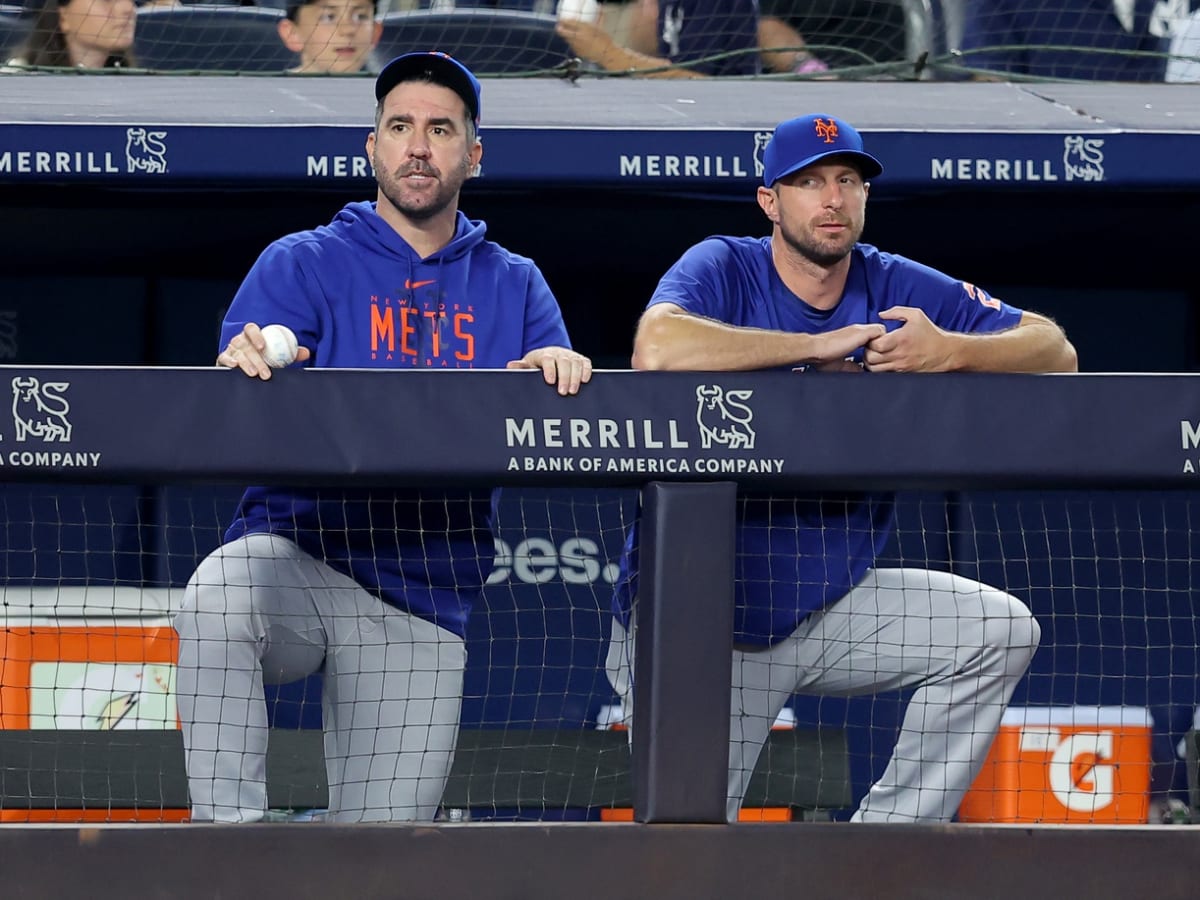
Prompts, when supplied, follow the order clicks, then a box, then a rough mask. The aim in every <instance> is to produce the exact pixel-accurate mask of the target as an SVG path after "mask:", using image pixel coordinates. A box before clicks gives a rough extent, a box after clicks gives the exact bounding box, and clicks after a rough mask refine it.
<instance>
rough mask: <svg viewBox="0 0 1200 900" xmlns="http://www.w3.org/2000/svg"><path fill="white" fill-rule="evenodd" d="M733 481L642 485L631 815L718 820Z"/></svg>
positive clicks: (725, 748) (728, 661)
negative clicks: (643, 486)
mask: <svg viewBox="0 0 1200 900" xmlns="http://www.w3.org/2000/svg"><path fill="white" fill-rule="evenodd" d="M736 500H737V485H735V484H733V483H731V482H720V483H713V484H666V483H661V482H652V483H650V484H648V485H646V487H645V488H644V489H643V491H642V515H641V526H640V527H641V536H640V540H641V543H640V549H639V554H640V564H639V569H640V576H639V584H638V612H637V616H638V620H637V636H636V647H635V653H636V657H637V661H636V667H635V670H636V674H635V679H634V680H635V688H634V696H635V701H634V705H633V815H634V819H636V820H637V821H638V822H724V821H725V793H726V784H727V781H728V770H729V685H730V680H731V678H732V648H733V557H734V518H735V513H736Z"/></svg>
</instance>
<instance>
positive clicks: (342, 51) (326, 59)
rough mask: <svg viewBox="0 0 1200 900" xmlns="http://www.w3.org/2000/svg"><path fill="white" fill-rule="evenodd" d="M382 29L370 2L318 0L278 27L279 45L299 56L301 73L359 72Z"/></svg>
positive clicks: (360, 0) (367, 0) (362, 0)
mask: <svg viewBox="0 0 1200 900" xmlns="http://www.w3.org/2000/svg"><path fill="white" fill-rule="evenodd" d="M382 28H383V26H382V25H380V24H379V23H377V22H376V21H375V7H374V6H373V5H372V4H371V2H370V0H319V2H317V3H309V4H307V5H306V6H302V7H300V8H299V9H298V10H297V11H296V21H295V22H291V21H288V20H286V19H285V20H284V21H283V22H281V23H280V34H281V35H282V37H283V42H284V43H285V44H286V45H287V46H288V47H289V48H290V49H291V50H294V51H295V52H297V53H299V54H300V71H301V72H313V73H316V72H328V73H331V74H346V73H352V72H361V71H363V69H364V68H365V67H366V65H367V57H368V56H369V55H370V53H371V50H372V49H373V48H374V47H375V45H376V44H377V43H378V42H379V35H380V32H381V31H382Z"/></svg>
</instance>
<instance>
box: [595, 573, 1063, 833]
mask: <svg viewBox="0 0 1200 900" xmlns="http://www.w3.org/2000/svg"><path fill="white" fill-rule="evenodd" d="M1040 634H1041V630H1040V628H1039V627H1038V624H1037V622H1036V621H1035V620H1034V618H1033V616H1032V614H1031V613H1030V612H1029V610H1028V608H1026V606H1025V605H1024V604H1023V603H1021V602H1020V601H1019V600H1017V599H1016V598H1015V597H1012V596H1010V595H1009V594H1006V593H1004V592H1003V591H1000V590H997V589H996V588H992V587H989V586H987V585H985V584H981V583H979V582H977V581H972V580H970V579H968V578H963V577H960V576H958V575H951V574H948V573H945V572H934V571H927V570H924V569H875V570H871V571H869V572H868V573H867V575H866V576H865V577H864V578H863V580H862V582H861V583H860V584H858V585H857V586H856V587H855V588H854V589H853V590H851V591H850V593H848V594H847V595H846V596H845V597H843V598H842V599H840V600H838V601H837V602H836V603H833V604H831V605H830V606H828V607H826V608H825V609H824V610H821V611H819V612H816V613H814V614H813V615H811V616H809V617H808V618H807V619H806V620H805V621H804V622H803V623H802V624H801V625H800V627H799V628H797V629H796V631H795V632H793V633H792V634H791V636H789V637H788V638H786V639H785V640H783V641H781V642H780V643H778V644H776V645H775V646H773V647H770V648H764V649H763V650H761V651H757V652H750V651H746V650H734V652H733V685H732V696H731V704H732V705H731V709H732V718H731V722H730V743H729V788H728V796H727V815H728V818H729V821H731V822H732V821H735V820H736V819H737V812H738V808H739V807H740V806H741V801H742V798H743V797H744V796H745V794H746V788H747V786H748V785H749V783H750V776H751V774H752V773H753V771H754V767H755V765H756V764H757V762H758V756H759V753H760V752H761V751H762V748H763V745H764V744H765V742H766V740H767V736H768V734H769V732H770V729H771V725H772V723H773V722H774V721H775V718H776V717H777V716H778V715H779V711H780V710H781V709H782V708H783V706H784V704H785V703H786V702H787V700H788V698H789V697H791V695H792V694H793V693H801V694H819V695H828V696H840V697H850V696H856V695H861V694H870V693H876V692H880V691H889V690H895V689H900V688H913V687H915V688H916V690H915V692H914V693H913V695H912V699H911V700H910V701H909V704H908V707H907V709H906V710H905V714H904V720H903V723H902V725H901V730H900V736H899V739H898V740H897V742H896V746H895V749H894V750H893V752H892V757H891V760H890V761H889V763H888V765H887V768H886V770H885V771H884V773H883V775H882V776H881V777H880V779H879V780H878V781H876V782H875V783H874V784H873V785H871V788H870V790H869V791H868V792H867V795H866V796H865V797H864V798H863V800H862V802H861V804H860V805H859V807H858V810H857V811H856V812H855V814H854V820H855V821H863V822H945V821H949V820H950V819H951V818H953V816H954V814H955V813H956V812H957V810H958V804H959V802H960V801H961V800H962V797H963V794H964V793H966V791H967V789H968V788H969V787H970V785H971V782H972V781H973V780H974V778H975V775H976V774H977V773H978V772H979V769H980V767H981V766H982V765H983V760H984V758H985V757H986V755H987V752H988V749H989V748H990V746H991V744H992V739H993V738H994V737H995V735H996V732H997V731H998V730H999V727H1000V718H1001V716H1002V715H1003V713H1004V709H1005V707H1006V706H1007V705H1008V701H1009V698H1010V697H1011V696H1012V692H1013V689H1014V688H1015V687H1016V685H1017V682H1018V681H1019V680H1020V678H1021V676H1022V675H1023V674H1024V673H1025V670H1026V669H1027V668H1028V667H1029V663H1030V660H1032V658H1033V654H1034V651H1036V650H1037V646H1038V640H1039V638H1040ZM632 660H633V635H632V634H626V631H625V629H624V628H623V627H622V626H621V624H620V622H614V623H613V638H612V643H611V644H610V647H609V654H608V663H607V668H608V676H609V681H610V682H611V683H612V685H613V688H614V689H615V690H616V692H617V694H618V695H620V696H621V700H622V704H623V706H624V713H625V716H626V724H628V725H632V721H633V718H632V717H633V703H632V699H633V698H632V683H631V682H632V668H633V667H632Z"/></svg>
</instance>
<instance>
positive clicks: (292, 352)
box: [262, 325, 300, 369]
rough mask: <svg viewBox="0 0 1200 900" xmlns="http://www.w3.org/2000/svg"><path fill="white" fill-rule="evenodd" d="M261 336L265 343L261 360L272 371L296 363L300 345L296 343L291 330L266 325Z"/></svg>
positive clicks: (294, 335)
mask: <svg viewBox="0 0 1200 900" xmlns="http://www.w3.org/2000/svg"><path fill="white" fill-rule="evenodd" d="M262 336H263V340H264V341H266V342H267V349H266V350H264V351H263V359H265V360H266V361H267V365H268V366H270V367H271V368H272V369H282V368H284V367H285V366H290V365H291V364H292V363H294V362H295V361H296V354H297V353H299V352H300V344H299V343H298V342H297V341H296V333H295V332H294V331H292V329H290V328H288V327H287V326H286V325H267V326H266V327H264V328H263V330H262Z"/></svg>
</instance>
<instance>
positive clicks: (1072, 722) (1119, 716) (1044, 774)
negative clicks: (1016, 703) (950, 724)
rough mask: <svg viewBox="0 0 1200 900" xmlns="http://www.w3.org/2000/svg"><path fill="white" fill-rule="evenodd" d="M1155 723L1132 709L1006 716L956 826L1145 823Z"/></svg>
mask: <svg viewBox="0 0 1200 900" xmlns="http://www.w3.org/2000/svg"><path fill="white" fill-rule="evenodd" d="M1153 724H1154V723H1153V719H1152V718H1151V716H1150V711H1149V710H1147V709H1144V708H1142V707H1136V706H1099V707H1097V706H1051V707H1028V708H1025V709H1009V710H1008V711H1007V712H1006V713H1005V714H1004V719H1003V721H1002V723H1001V726H1000V733H999V734H998V735H997V736H996V740H995V742H994V743H993V744H992V750H991V753H989V754H988V758H987V760H986V761H985V762H984V764H983V769H982V770H981V771H980V773H979V776H978V777H977V778H976V779H975V783H974V784H973V785H972V786H971V789H970V790H969V791H968V792H967V794H966V796H965V797H964V798H963V802H962V805H961V806H960V807H959V810H958V817H959V820H960V821H962V822H1050V823H1085V824H1087V823H1104V824H1121V823H1123V824H1144V823H1145V822H1146V818H1147V815H1148V813H1149V805H1150V765H1151V756H1150V735H1151V731H1152V728H1153Z"/></svg>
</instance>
